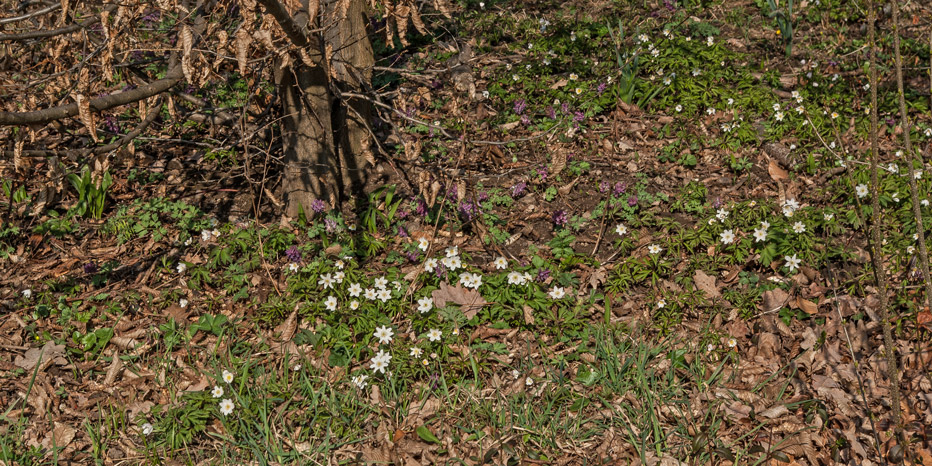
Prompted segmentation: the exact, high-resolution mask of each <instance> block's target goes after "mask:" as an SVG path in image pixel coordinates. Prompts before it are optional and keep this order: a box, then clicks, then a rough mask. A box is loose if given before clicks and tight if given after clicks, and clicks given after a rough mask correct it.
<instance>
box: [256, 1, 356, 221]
mask: <svg viewBox="0 0 932 466" xmlns="http://www.w3.org/2000/svg"><path fill="white" fill-rule="evenodd" d="M274 1H275V0H263V1H262V3H263V5H265V6H266V7H267V8H268V9H269V11H270V12H271V13H273V15H274V16H275V17H276V19H279V22H280V24H282V23H283V22H284V24H283V27H286V25H287V24H288V20H287V19H280V14H275V12H274V10H273V9H275V8H277V6H276V5H274V4H273V2H274ZM346 3H347V2H346V0H342V1H341V0H325V1H324V2H323V5H321V6H322V14H321V15H320V21H319V23H320V24H321V25H322V27H323V29H324V33H323V34H321V37H315V36H313V34H312V35H306V36H304V37H305V38H306V39H307V46H306V48H305V49H304V50H305V51H306V52H307V57H308V58H309V60H307V61H309V62H310V63H306V62H303V61H296V62H293V63H292V64H291V65H290V66H286V67H285V68H284V69H283V70H282V72H281V73H280V75H279V78H278V82H277V83H276V84H277V85H278V86H279V93H280V96H281V98H282V111H283V115H284V125H283V126H284V134H283V141H284V160H285V177H284V183H283V188H284V192H285V200H286V207H285V215H287V216H290V217H294V216H297V215H298V214H299V213H300V212H302V211H303V212H305V213H306V214H308V215H309V214H310V213H311V205H312V203H313V202H314V201H315V200H321V201H324V202H326V203H327V204H329V205H330V207H336V206H338V205H340V204H341V203H342V202H343V201H345V200H347V199H349V198H351V197H355V196H359V195H361V194H362V190H363V187H364V186H365V183H366V181H367V172H368V170H369V169H370V168H371V167H372V165H374V158H373V156H372V153H371V151H370V139H369V138H370V133H369V130H368V124H369V122H368V120H369V118H370V117H371V115H372V108H371V104H370V103H369V102H367V101H365V100H363V99H359V98H350V99H342V98H341V93H342V92H353V93H360V91H361V90H363V89H364V88H366V87H368V86H369V83H370V82H371V78H372V66H373V65H374V63H375V58H374V55H373V51H372V45H371V44H370V42H369V38H368V36H367V33H366V25H367V23H368V17H367V15H366V3H365V1H363V0H350V1H349V2H348V6H347V5H346ZM344 6H346V11H345V12H344V11H343V10H342V8H343V7H344ZM306 7H307V4H306V3H305V8H306ZM306 11H307V10H303V11H302V12H299V13H298V14H296V15H294V17H292V18H290V19H291V21H292V22H294V24H296V25H297V27H299V28H301V29H302V30H307V26H310V25H314V24H315V22H313V21H311V22H308V20H307V14H306ZM302 23H303V24H302ZM289 36H290V37H291V38H292V41H293V42H295V45H299V46H300V45H301V42H303V38H302V37H301V36H297V39H295V37H296V36H295V35H289ZM321 38H322V39H323V40H320V39H321ZM328 58H329V60H328Z"/></svg>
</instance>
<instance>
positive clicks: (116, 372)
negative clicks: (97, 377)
mask: <svg viewBox="0 0 932 466" xmlns="http://www.w3.org/2000/svg"><path fill="white" fill-rule="evenodd" d="M122 371H123V361H121V360H120V352H119V351H115V352H114V353H113V361H112V362H111V363H110V367H109V368H108V369H107V375H106V376H105V377H104V385H112V384H113V383H114V382H116V379H117V377H119V376H120V372H122Z"/></svg>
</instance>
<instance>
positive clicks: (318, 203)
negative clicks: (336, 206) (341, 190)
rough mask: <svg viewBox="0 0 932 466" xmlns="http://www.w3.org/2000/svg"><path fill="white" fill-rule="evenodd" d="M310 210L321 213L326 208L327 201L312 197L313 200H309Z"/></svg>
mask: <svg viewBox="0 0 932 466" xmlns="http://www.w3.org/2000/svg"><path fill="white" fill-rule="evenodd" d="M311 210H313V211H314V212H317V213H318V214H322V213H324V212H325V211H326V210H327V203H326V202H325V201H324V200H323V199H314V201H313V202H311Z"/></svg>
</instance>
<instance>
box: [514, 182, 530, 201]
mask: <svg viewBox="0 0 932 466" xmlns="http://www.w3.org/2000/svg"><path fill="white" fill-rule="evenodd" d="M525 189H527V183H525V182H523V181H519V182H518V183H517V184H516V185H514V186H512V188H511V197H518V196H520V195H522V194H524V190H525Z"/></svg>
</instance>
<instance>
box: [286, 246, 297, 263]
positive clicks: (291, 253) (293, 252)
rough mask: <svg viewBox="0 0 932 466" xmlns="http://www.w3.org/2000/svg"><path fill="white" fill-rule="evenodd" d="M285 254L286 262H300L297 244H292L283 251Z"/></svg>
mask: <svg viewBox="0 0 932 466" xmlns="http://www.w3.org/2000/svg"><path fill="white" fill-rule="evenodd" d="M285 256H287V257H288V262H293V263H295V264H300V263H301V251H300V250H299V249H298V247H297V246H292V247H290V248H288V250H287V251H285Z"/></svg>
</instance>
